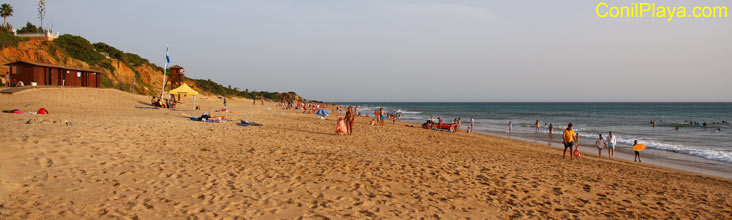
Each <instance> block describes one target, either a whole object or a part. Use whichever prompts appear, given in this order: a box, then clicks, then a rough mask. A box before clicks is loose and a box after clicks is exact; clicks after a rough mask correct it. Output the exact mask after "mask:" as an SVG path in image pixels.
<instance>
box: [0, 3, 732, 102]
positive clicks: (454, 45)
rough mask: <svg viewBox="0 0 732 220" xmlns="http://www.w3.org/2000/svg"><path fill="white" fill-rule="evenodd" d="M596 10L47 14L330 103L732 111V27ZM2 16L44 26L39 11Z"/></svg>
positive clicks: (143, 8) (186, 6)
mask: <svg viewBox="0 0 732 220" xmlns="http://www.w3.org/2000/svg"><path fill="white" fill-rule="evenodd" d="M599 2H600V1H593V0H589V1H588V0H562V1H491V0H476V1H469V0H464V1H460V0H452V1H438V0H422V1H406V0H404V1H402V0H383V1H382V0H360V1H358V0H351V1H343V0H323V1H320V0H308V1H302V0H291V1H284V0H282V1H279V0H268V1H264V0H262V1H222V0H212V1H193V0H176V1H173V0H156V1H150V0H144V1H143V0H125V1H104V0H101V1H100V0H47V6H46V10H47V12H46V18H45V20H44V27H46V28H51V29H53V31H54V32H60V33H62V34H64V33H69V34H74V35H80V36H83V37H85V38H86V39H88V40H89V41H91V42H92V43H94V42H105V43H107V44H109V45H112V46H114V47H116V48H118V49H120V50H123V51H125V52H131V53H136V54H139V55H141V56H142V57H145V58H147V59H149V60H150V61H152V62H154V63H156V64H158V65H160V66H163V64H164V62H165V46H166V44H168V45H170V56H171V63H172V65H175V64H178V65H181V66H183V67H185V70H186V76H188V77H192V78H201V79H211V80H214V81H216V82H219V83H221V84H223V85H231V86H232V87H238V88H242V89H245V88H246V89H249V90H265V91H280V92H287V91H295V92H297V93H298V94H299V95H301V96H303V97H305V98H308V99H315V100H322V101H333V102H346V101H354V102H383V101H390V102H536V101H539V102H619V101H620V102H622V101H630V102H633V101H656V102H665V101H725V102H729V101H732V85H731V84H732V59H731V58H732V41H731V40H730V39H732V24H731V23H730V18H717V19H688V18H687V19H675V20H672V21H671V22H668V21H666V20H665V19H662V18H651V17H644V18H635V19H628V18H624V19H619V18H616V19H611V18H598V17H597V15H596V13H595V6H596V5H597V4H598V3H599ZM606 2H608V3H609V4H610V5H617V6H628V5H630V3H632V1H617V0H607V1H606ZM645 2H654V1H651V0H649V1H645ZM0 3H10V4H11V5H13V7H14V10H15V13H14V16H12V17H9V18H8V22H10V23H11V24H13V25H14V27H16V28H20V27H22V26H24V25H25V23H26V21H31V22H32V23H34V24H36V25H38V24H39V23H40V20H39V19H38V16H37V1H34V0H11V1H7V0H5V1H3V0H0ZM655 3H656V4H659V5H665V6H681V5H682V6H686V7H693V6H695V5H705V6H706V5H709V6H727V7H728V8H732V4H730V3H732V1H655Z"/></svg>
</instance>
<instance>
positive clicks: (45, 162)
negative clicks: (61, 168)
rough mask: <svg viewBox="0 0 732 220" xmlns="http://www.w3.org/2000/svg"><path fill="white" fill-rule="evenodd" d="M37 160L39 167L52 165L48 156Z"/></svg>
mask: <svg viewBox="0 0 732 220" xmlns="http://www.w3.org/2000/svg"><path fill="white" fill-rule="evenodd" d="M39 162H40V163H41V167H44V168H49V167H52V166H53V160H51V159H50V158H46V157H42V158H41V159H39Z"/></svg>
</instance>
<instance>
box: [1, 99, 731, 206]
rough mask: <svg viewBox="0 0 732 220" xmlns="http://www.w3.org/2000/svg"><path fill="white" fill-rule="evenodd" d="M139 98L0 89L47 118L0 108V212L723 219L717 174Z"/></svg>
mask: <svg viewBox="0 0 732 220" xmlns="http://www.w3.org/2000/svg"><path fill="white" fill-rule="evenodd" d="M149 101H150V97H149V96H135V95H130V94H129V93H124V92H121V91H117V90H112V89H91V88H63V89H61V88H48V89H33V90H27V91H22V92H18V93H16V94H12V95H10V94H0V108H2V109H13V108H18V109H21V110H24V111H35V110H37V109H38V108H40V107H45V108H47V109H48V110H49V111H50V113H51V114H49V115H29V114H23V115H18V114H5V113H2V114H0V121H2V123H0V134H2V135H0V143H2V144H0V151H2V153H0V218H2V219H103V218H131V219H179V218H191V217H199V218H203V219H234V218H236V217H243V218H246V219H293V218H301V217H302V218H303V219H328V218H329V219H362V218H379V219H416V218H425V219H464V218H471V219H506V218H540V219H546V218H579V219H587V218H601V219H608V218H609V219H628V218H633V219H635V218H639V219H690V218H694V219H730V218H732V180H730V179H724V178H720V177H712V176H706V175H702V174H696V173H690V172H686V171H679V170H674V169H669V168H663V167H657V166H653V165H647V164H638V163H633V162H628V161H622V160H614V161H610V160H607V159H600V158H597V157H594V156H591V155H587V154H585V156H583V158H582V159H581V160H572V161H570V160H563V159H562V155H561V154H562V151H561V150H559V149H556V148H554V147H549V146H546V145H540V144H535V143H528V142H523V141H518V140H509V139H506V138H501V137H496V136H490V135H482V134H467V133H464V132H458V133H448V132H436V131H428V130H424V129H420V128H410V127H405V126H404V123H398V124H397V125H391V123H389V122H387V123H386V125H384V126H383V127H382V126H369V125H367V124H368V122H370V120H371V119H370V118H358V119H357V122H356V125H355V128H354V134H355V135H353V136H336V135H334V131H335V120H334V119H335V118H336V117H335V116H336V115H333V114H332V115H331V116H329V117H328V119H329V120H320V119H318V118H317V117H316V116H315V115H312V114H302V113H298V112H295V111H285V110H281V108H280V107H277V105H276V104H274V103H265V106H262V105H260V104H257V105H252V103H251V100H243V99H228V101H229V102H228V106H229V109H230V110H232V111H235V112H238V113H214V112H213V109H216V108H221V107H222V101H221V100H219V99H217V98H214V97H208V98H207V99H206V98H201V97H199V101H200V102H201V106H202V108H203V109H204V110H207V111H209V112H211V113H212V114H213V115H225V116H227V117H230V118H232V119H236V120H237V121H238V120H239V119H244V120H249V121H256V122H259V123H263V124H264V126H262V127H252V126H249V127H241V126H237V125H236V122H235V121H234V122H226V123H219V124H216V123H202V122H194V121H191V120H189V119H187V118H185V117H183V116H182V114H189V115H200V114H201V113H202V112H203V111H170V110H164V109H160V110H155V109H138V108H135V106H144V105H146V104H147V103H149ZM184 101H187V102H188V103H190V102H192V99H191V98H190V97H188V98H186V99H184ZM181 107H185V108H190V106H187V105H181ZM267 108H269V109H270V110H268V109H267ZM38 118H41V119H45V122H41V123H33V124H26V122H27V121H28V120H30V119H38ZM54 120H56V122H59V123H53V121H54ZM65 121H69V122H70V123H71V126H67V125H66V123H64V122H65Z"/></svg>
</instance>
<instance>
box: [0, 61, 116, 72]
mask: <svg viewBox="0 0 732 220" xmlns="http://www.w3.org/2000/svg"><path fill="white" fill-rule="evenodd" d="M23 63H24V64H30V65H34V66H42V67H51V68H61V69H67V70H75V71H84V72H96V73H102V72H101V71H99V70H94V69H84V68H75V67H68V66H60V65H53V64H47V63H36V62H30V61H24V60H18V61H15V62H12V63H7V64H5V66H12V65H15V64H23Z"/></svg>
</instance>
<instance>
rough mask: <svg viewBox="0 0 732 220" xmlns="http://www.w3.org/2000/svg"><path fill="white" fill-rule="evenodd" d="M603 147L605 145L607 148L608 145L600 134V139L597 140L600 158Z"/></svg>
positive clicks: (596, 145)
mask: <svg viewBox="0 0 732 220" xmlns="http://www.w3.org/2000/svg"><path fill="white" fill-rule="evenodd" d="M603 145H604V147H607V143H605V140H604V139H602V134H600V137H599V138H597V140H596V141H595V147H597V156H598V157H602V148H603Z"/></svg>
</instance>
